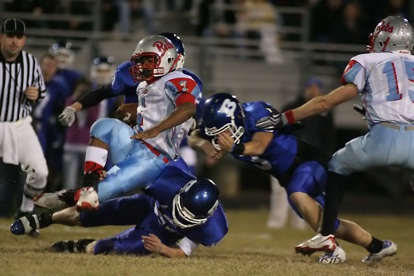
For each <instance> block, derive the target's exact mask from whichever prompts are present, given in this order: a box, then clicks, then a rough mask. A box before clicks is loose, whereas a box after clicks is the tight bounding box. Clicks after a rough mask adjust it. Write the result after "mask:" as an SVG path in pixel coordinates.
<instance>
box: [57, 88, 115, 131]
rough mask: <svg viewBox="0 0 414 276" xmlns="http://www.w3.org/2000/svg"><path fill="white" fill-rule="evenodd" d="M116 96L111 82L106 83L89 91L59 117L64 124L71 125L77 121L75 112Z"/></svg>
mask: <svg viewBox="0 0 414 276" xmlns="http://www.w3.org/2000/svg"><path fill="white" fill-rule="evenodd" d="M115 96H116V95H114V94H113V91H112V86H111V84H108V85H104V86H102V87H101V88H99V89H96V90H94V91H91V92H88V93H86V94H84V95H83V96H81V97H79V98H78V99H77V100H76V102H74V103H73V104H71V105H70V106H67V107H66V108H65V109H64V110H63V112H62V113H61V114H60V115H59V117H58V119H59V122H60V123H61V124H62V125H64V126H71V125H72V124H73V123H74V122H75V119H76V117H75V113H76V112H77V111H79V110H82V109H85V108H88V107H91V106H94V105H97V104H98V103H100V102H101V101H103V100H105V99H107V98H111V97H115Z"/></svg>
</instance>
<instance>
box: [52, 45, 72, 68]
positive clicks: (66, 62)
mask: <svg viewBox="0 0 414 276" xmlns="http://www.w3.org/2000/svg"><path fill="white" fill-rule="evenodd" d="M49 53H50V54H52V55H54V56H55V57H56V60H57V64H58V67H59V68H60V69H67V68H70V67H72V65H73V62H74V61H75V51H74V50H73V49H72V43H71V42H69V41H66V40H59V41H56V42H55V43H53V44H52V45H51V46H50V48H49Z"/></svg>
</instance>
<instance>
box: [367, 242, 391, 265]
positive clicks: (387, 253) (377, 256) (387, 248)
mask: <svg viewBox="0 0 414 276" xmlns="http://www.w3.org/2000/svg"><path fill="white" fill-rule="evenodd" d="M395 254H397V245H396V244H395V243H393V242H392V241H388V240H384V244H383V245H382V250H381V251H380V252H378V253H371V254H369V255H368V256H367V257H365V258H364V259H363V260H362V262H364V263H372V262H378V261H381V260H382V259H383V258H385V257H391V256H394V255H395Z"/></svg>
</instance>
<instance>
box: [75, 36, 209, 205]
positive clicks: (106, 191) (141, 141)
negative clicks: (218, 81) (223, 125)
mask: <svg viewBox="0 0 414 276" xmlns="http://www.w3.org/2000/svg"><path fill="white" fill-rule="evenodd" d="M131 62H132V67H131V69H130V72H131V74H132V76H133V77H134V79H135V80H136V81H137V82H140V83H139V85H138V87H137V95H138V104H137V125H136V127H134V129H132V128H131V127H130V126H128V125H127V124H125V123H123V122H122V121H120V120H117V119H113V118H102V119H100V120H98V121H96V122H95V123H94V125H93V126H92V127H91V130H90V135H91V140H90V142H89V145H88V148H87V152H86V158H85V176H84V188H82V189H81V190H78V191H77V192H76V193H75V196H74V199H75V201H77V208H78V209H79V210H88V209H95V208H97V207H98V206H99V201H106V200H107V199H109V198H113V197H117V196H120V195H122V194H125V193H127V192H131V191H134V190H137V189H140V188H144V187H146V186H147V185H148V183H150V182H151V181H153V180H154V179H155V178H156V177H157V176H158V175H159V174H160V172H161V170H162V169H163V168H164V167H165V166H166V165H167V164H168V163H169V162H170V161H171V160H174V159H176V158H177V156H178V153H177V149H178V147H179V145H180V143H181V140H182V139H183V137H185V136H186V135H187V133H188V131H189V129H190V126H191V125H192V120H193V119H192V116H193V115H195V111H196V98H197V97H199V96H201V90H200V87H199V86H198V85H197V83H196V81H195V80H194V79H193V78H192V77H191V76H189V75H187V74H184V73H183V72H182V71H181V70H175V69H176V66H177V62H178V58H177V52H176V49H175V47H174V45H173V44H172V43H171V41H170V40H169V39H167V38H166V37H164V36H161V35H152V36H148V37H146V38H144V39H142V40H141V41H140V42H139V43H138V45H137V47H136V49H135V51H134V53H133V55H132V57H131ZM108 153H109V154H108ZM108 157H109V158H110V160H111V162H112V164H114V165H116V166H114V168H113V170H115V172H112V173H111V174H109V173H108V177H106V178H105V179H104V180H102V181H100V182H99V189H97V187H98V185H97V183H98V181H99V178H100V176H101V173H102V171H103V167H104V165H105V163H106V161H107V158H108ZM111 170H112V169H111ZM96 190H97V194H96ZM96 195H98V197H97V196H96Z"/></svg>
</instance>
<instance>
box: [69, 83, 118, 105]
mask: <svg viewBox="0 0 414 276" xmlns="http://www.w3.org/2000/svg"><path fill="white" fill-rule="evenodd" d="M116 96H118V95H116V94H114V93H113V91H112V87H111V84H107V85H104V86H102V87H101V88H98V89H96V90H94V91H91V92H88V93H86V94H85V95H82V96H81V97H79V98H78V99H77V100H76V101H77V102H79V103H80V104H82V108H83V109H85V108H88V107H91V106H94V105H97V104H98V103H100V102H101V101H103V100H105V99H108V98H112V97H116Z"/></svg>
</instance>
